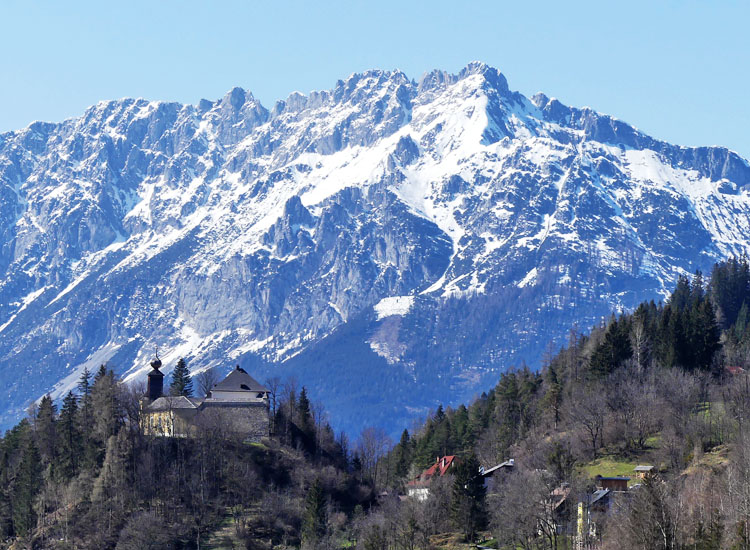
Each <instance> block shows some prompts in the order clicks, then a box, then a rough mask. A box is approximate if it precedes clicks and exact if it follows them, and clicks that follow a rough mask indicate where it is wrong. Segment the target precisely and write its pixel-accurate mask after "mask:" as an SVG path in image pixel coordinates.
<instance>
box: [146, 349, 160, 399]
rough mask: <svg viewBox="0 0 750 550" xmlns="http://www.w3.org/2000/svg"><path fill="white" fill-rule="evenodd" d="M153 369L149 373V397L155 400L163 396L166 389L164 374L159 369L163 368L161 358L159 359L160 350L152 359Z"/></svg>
mask: <svg viewBox="0 0 750 550" xmlns="http://www.w3.org/2000/svg"><path fill="white" fill-rule="evenodd" d="M151 367H152V369H153V370H152V371H151V372H149V373H148V392H147V395H148V398H149V399H150V400H151V401H155V400H156V399H159V398H160V397H161V396H162V393H163V391H164V374H163V373H162V372H161V371H160V370H159V369H160V368H161V359H159V350H158V349H157V350H156V354H155V355H154V358H153V359H152V361H151Z"/></svg>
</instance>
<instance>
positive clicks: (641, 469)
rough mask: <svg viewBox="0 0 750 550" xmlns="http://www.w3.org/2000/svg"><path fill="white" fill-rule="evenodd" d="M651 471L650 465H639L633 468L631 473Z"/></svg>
mask: <svg viewBox="0 0 750 550" xmlns="http://www.w3.org/2000/svg"><path fill="white" fill-rule="evenodd" d="M653 469H654V467H653V466H651V464H639V465H638V466H636V467H635V468H633V471H636V472H650V471H651V470H653Z"/></svg>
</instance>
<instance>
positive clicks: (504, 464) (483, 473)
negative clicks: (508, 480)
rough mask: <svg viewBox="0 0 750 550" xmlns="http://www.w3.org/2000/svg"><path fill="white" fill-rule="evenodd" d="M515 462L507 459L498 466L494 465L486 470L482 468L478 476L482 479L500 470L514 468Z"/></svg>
mask: <svg viewBox="0 0 750 550" xmlns="http://www.w3.org/2000/svg"><path fill="white" fill-rule="evenodd" d="M515 464H516V461H515V459H512V458H510V459H508V460H506V461H505V462H501V463H500V464H496V465H495V466H493V467H492V468H487V469H486V470H485V469H484V468H483V467H480V468H479V475H481V476H484V477H490V476H491V475H492V474H494V473H495V472H497V471H498V470H502V469H504V468H513V466H515Z"/></svg>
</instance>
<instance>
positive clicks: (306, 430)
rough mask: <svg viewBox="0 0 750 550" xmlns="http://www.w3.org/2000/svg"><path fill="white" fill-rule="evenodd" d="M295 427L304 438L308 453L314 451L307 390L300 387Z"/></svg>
mask: <svg viewBox="0 0 750 550" xmlns="http://www.w3.org/2000/svg"><path fill="white" fill-rule="evenodd" d="M297 427H298V428H299V429H300V431H301V432H302V434H303V435H304V437H305V446H306V447H307V448H308V450H309V451H310V452H314V451H315V423H314V422H313V417H312V412H311V410H310V400H309V399H308V397H307V389H306V388H305V387H304V386H302V391H301V392H300V394H299V400H298V401H297Z"/></svg>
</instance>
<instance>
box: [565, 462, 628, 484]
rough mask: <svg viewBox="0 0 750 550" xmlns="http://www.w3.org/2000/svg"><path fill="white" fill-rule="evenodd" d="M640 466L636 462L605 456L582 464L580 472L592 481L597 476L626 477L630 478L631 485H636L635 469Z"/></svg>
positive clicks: (579, 467)
mask: <svg viewBox="0 0 750 550" xmlns="http://www.w3.org/2000/svg"><path fill="white" fill-rule="evenodd" d="M637 465H638V463H636V462H630V461H628V460H623V459H620V458H617V457H613V456H605V457H601V458H597V459H596V460H592V461H591V462H587V463H586V464H581V465H580V466H578V471H579V472H580V473H582V474H584V475H585V476H586V477H589V478H591V479H593V478H595V477H596V476H598V475H599V476H602V477H615V476H626V477H629V478H630V482H629V484H633V483H635V482H636V481H635V479H634V478H635V472H633V469H634V468H635V467H636V466H637Z"/></svg>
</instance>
